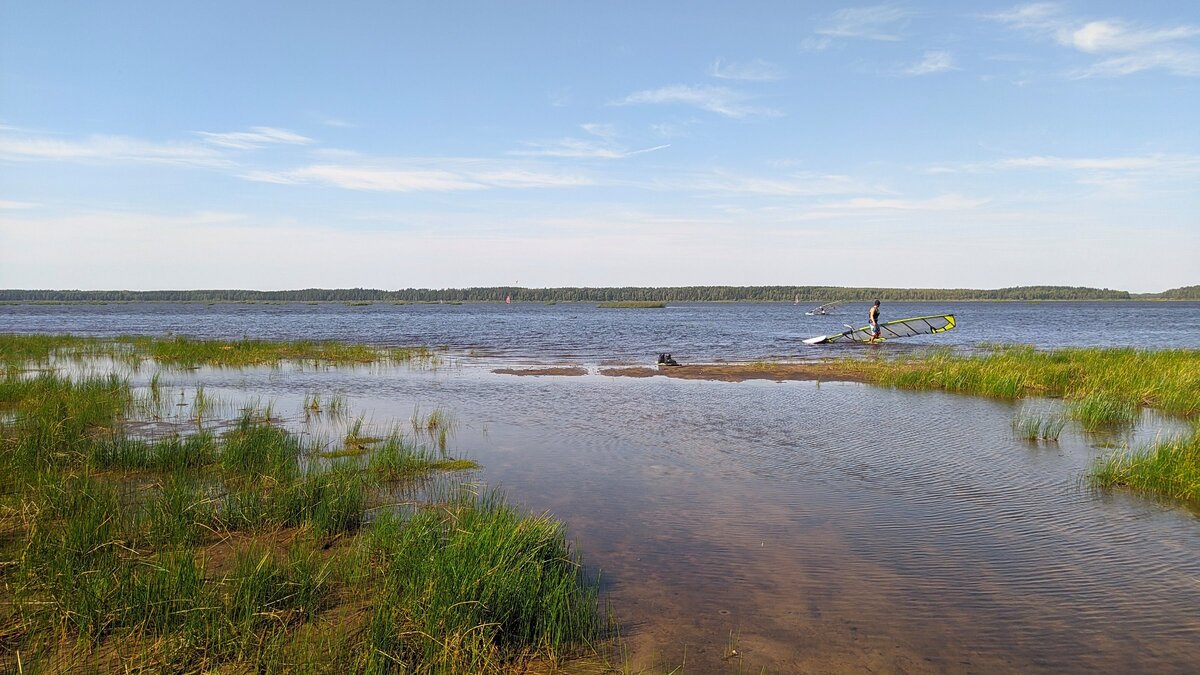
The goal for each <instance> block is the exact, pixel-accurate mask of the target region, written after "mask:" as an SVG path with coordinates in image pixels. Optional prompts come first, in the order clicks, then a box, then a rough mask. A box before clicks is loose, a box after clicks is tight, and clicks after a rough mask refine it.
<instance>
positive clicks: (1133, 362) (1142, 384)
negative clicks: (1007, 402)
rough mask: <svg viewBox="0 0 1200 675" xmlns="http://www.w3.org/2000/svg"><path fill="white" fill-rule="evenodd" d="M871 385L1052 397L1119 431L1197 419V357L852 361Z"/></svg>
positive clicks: (1045, 355)
mask: <svg viewBox="0 0 1200 675" xmlns="http://www.w3.org/2000/svg"><path fill="white" fill-rule="evenodd" d="M838 365H839V367H844V368H853V369H857V371H858V372H859V373H860V374H862V375H863V376H864V377H865V378H866V379H868V380H870V381H873V382H876V383H879V384H890V385H895V386H898V387H905V388H911V389H944V390H947V391H957V392H963V393H968V394H978V395H983V396H992V397H996V398H1009V399H1013V398H1022V397H1030V396H1048V397H1055V398H1063V399H1066V400H1068V401H1072V402H1077V404H1078V412H1076V413H1075V415H1076V416H1077V418H1078V419H1080V420H1081V421H1082V422H1084V424H1085V425H1094V424H1113V423H1116V424H1120V423H1124V422H1128V421H1129V420H1130V417H1131V416H1130V414H1129V411H1130V410H1136V409H1138V408H1140V407H1141V406H1144V405H1145V406H1151V407H1154V408H1157V409H1159V410H1162V411H1163V412H1166V413H1171V414H1175V415H1184V416H1189V415H1195V414H1200V350H1195V349H1165V350H1139V349H1129V348H1088V349H1059V350H1054V351H1037V350H1034V349H1033V348H1032V347H1027V346H1011V347H1003V348H998V349H996V350H994V351H992V352H990V353H988V354H984V355H961V354H956V353H952V352H949V351H938V352H934V353H932V354H929V355H925V356H919V357H900V358H896V359H882V360H866V359H862V360H853V361H850V362H849V363H840V362H839V364H838Z"/></svg>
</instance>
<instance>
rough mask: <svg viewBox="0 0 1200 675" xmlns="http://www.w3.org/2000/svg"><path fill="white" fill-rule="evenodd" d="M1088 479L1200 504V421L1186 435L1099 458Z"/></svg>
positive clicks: (1110, 486) (1101, 483)
mask: <svg viewBox="0 0 1200 675" xmlns="http://www.w3.org/2000/svg"><path fill="white" fill-rule="evenodd" d="M1089 480H1090V481H1091V483H1092V485H1094V486H1096V487H1103V488H1113V487H1124V488H1129V489H1132V490H1137V491H1141V492H1149V493H1153V494H1159V495H1163V496H1165V497H1169V498H1172V499H1179V500H1184V501H1188V502H1191V503H1193V504H1200V422H1194V423H1193V425H1192V429H1191V430H1190V431H1189V432H1187V433H1185V434H1180V435H1175V436H1171V437H1169V438H1163V439H1159V440H1156V441H1155V442H1153V443H1150V444H1147V445H1145V446H1142V447H1141V448H1138V449H1136V450H1130V451H1117V452H1114V453H1111V454H1109V455H1107V456H1106V457H1102V458H1100V459H1098V460H1097V461H1096V463H1095V464H1094V465H1093V467H1092V471H1091V474H1090V476H1089Z"/></svg>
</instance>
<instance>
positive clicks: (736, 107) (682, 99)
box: [610, 84, 783, 119]
mask: <svg viewBox="0 0 1200 675" xmlns="http://www.w3.org/2000/svg"><path fill="white" fill-rule="evenodd" d="M749 98H750V97H749V96H747V95H746V94H744V93H742V92H740V91H736V90H733V89H729V88H728V87H710V86H692V85H686V84H676V85H672V86H669V87H661V88H659V89H646V90H643V91H637V92H634V93H632V94H630V95H628V96H626V97H625V98H623V99H621V100H619V101H614V102H612V103H610V105H618V106H624V105H645V104H656V105H663V104H680V105H690V106H695V107H697V108H700V109H701V110H707V111H709V112H712V113H716V114H718V115H722V116H724V117H732V118H735V119H741V118H745V117H756V116H761V117H780V116H781V115H782V114H783V113H781V112H779V111H778V110H774V109H771V108H759V107H755V106H751V105H748V104H747V103H746V101H747V100H748V99H749Z"/></svg>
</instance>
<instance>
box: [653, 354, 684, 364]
mask: <svg viewBox="0 0 1200 675" xmlns="http://www.w3.org/2000/svg"><path fill="white" fill-rule="evenodd" d="M658 365H660V366H677V365H679V362H678V361H676V360H675V359H673V358H671V355H670V354H659V355H658Z"/></svg>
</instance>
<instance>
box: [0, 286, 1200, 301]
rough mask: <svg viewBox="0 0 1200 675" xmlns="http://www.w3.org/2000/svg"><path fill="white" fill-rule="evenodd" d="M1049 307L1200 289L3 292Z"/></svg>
mask: <svg viewBox="0 0 1200 675" xmlns="http://www.w3.org/2000/svg"><path fill="white" fill-rule="evenodd" d="M864 300H865V301H871V300H882V301H885V302H920V301H967V300H998V301H1050V300H1200V285H1197V286H1184V287H1180V288H1173V289H1169V290H1165V291H1162V292H1159V293H1131V292H1129V291H1122V290H1114V289H1110V288H1090V287H1086V286H1012V287H1006V288H994V289H979V288H884V287H870V286H864V287H850V286H606V287H581V286H563V287H555V288H524V287H520V286H487V287H470V288H442V289H433V288H403V289H396V290H382V289H375V288H333V289H330V288H303V289H293V290H280V291H256V290H246V289H176V290H161V289H160V290H152V291H129V290H79V289H0V303H10V302H22V303H33V302H76V303H100V302H204V303H218V302H239V303H249V302H273V303H283V302H307V303H323V302H342V303H354V304H367V303H388V302H390V303H447V304H453V303H465V302H471V303H488V302H493V303H499V302H503V303H506V304H507V303H522V302H526V303H529V302H534V303H546V304H550V303H595V304H599V303H668V304H686V303H709V302H776V303H796V304H810V303H812V304H817V305H823V304H827V303H832V302H860V301H864Z"/></svg>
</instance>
